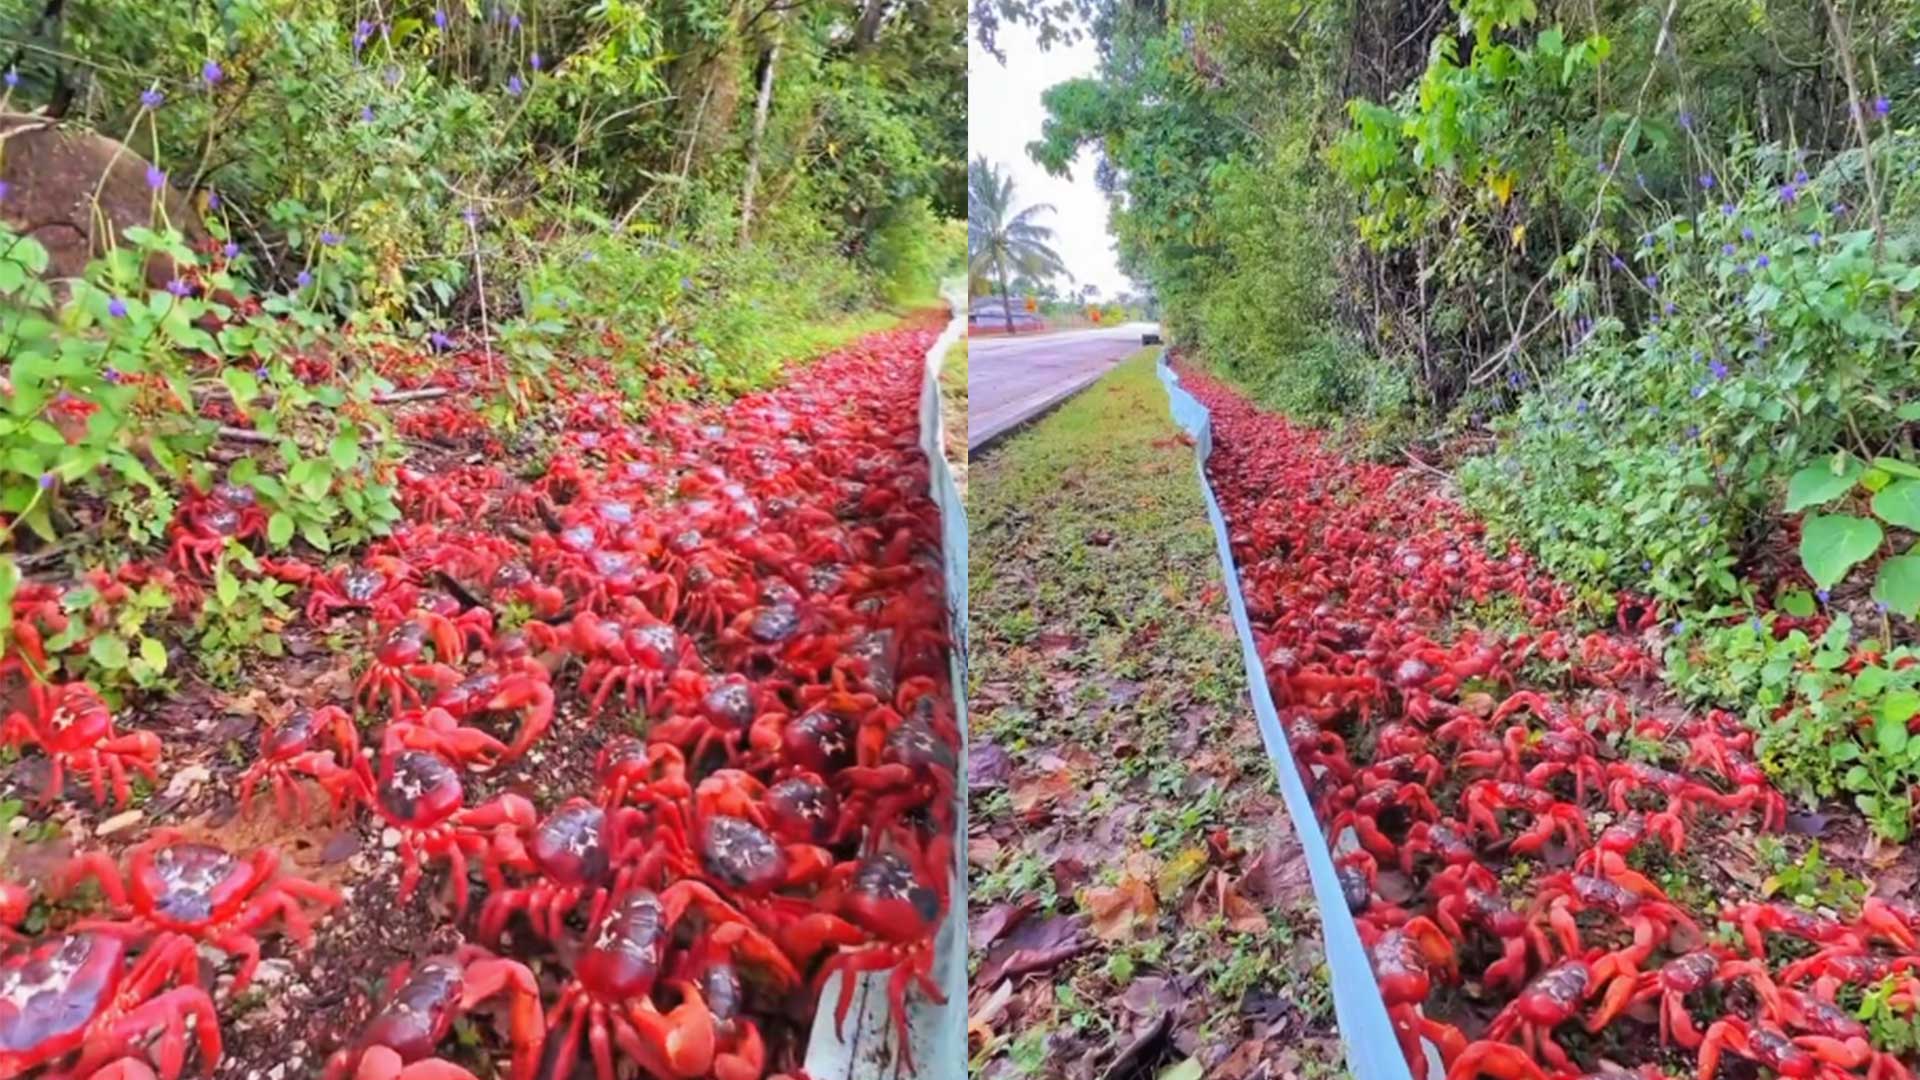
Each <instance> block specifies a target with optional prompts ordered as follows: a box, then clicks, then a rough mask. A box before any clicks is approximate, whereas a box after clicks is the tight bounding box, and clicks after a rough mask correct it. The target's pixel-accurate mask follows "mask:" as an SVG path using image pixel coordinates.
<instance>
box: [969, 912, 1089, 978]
mask: <svg viewBox="0 0 1920 1080" xmlns="http://www.w3.org/2000/svg"><path fill="white" fill-rule="evenodd" d="M1083 922H1084V920H1082V919H1081V918H1080V917H1078V916H1074V915H1055V916H1052V917H1050V918H1045V919H1028V920H1026V921H1024V922H1022V923H1021V924H1020V926H1019V927H1018V928H1016V929H1015V930H1014V932H1013V933H1012V934H1010V935H1008V936H1007V938H1006V939H1005V940H1003V941H1001V942H1000V943H999V944H998V945H996V946H994V947H993V949H992V950H991V951H989V952H988V953H987V959H986V963H984V964H982V965H981V967H980V974H979V981H980V982H983V983H988V984H992V983H996V982H999V981H1000V980H1001V979H1012V978H1018V977H1019V976H1021V975H1027V974H1031V973H1033V972H1038V971H1048V970H1051V969H1053V968H1055V967H1058V966H1059V965H1060V964H1062V963H1064V962H1066V961H1067V960H1071V959H1072V958H1074V957H1076V956H1078V955H1080V954H1081V953H1083V952H1086V951H1087V950H1088V949H1090V948H1092V947H1093V942H1092V940H1091V939H1089V938H1088V937H1087V936H1086V934H1085V932H1084V930H1085V927H1084V925H1083Z"/></svg>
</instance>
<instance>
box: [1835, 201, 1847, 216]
mask: <svg viewBox="0 0 1920 1080" xmlns="http://www.w3.org/2000/svg"><path fill="white" fill-rule="evenodd" d="M1847 210H1848V207H1847V204H1846V203H1843V202H1837V203H1834V204H1833V216H1834V217H1846V216H1847Z"/></svg>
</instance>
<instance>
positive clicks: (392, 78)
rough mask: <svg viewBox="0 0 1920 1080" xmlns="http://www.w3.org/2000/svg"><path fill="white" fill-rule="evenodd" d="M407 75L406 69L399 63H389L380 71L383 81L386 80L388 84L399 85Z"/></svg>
mask: <svg viewBox="0 0 1920 1080" xmlns="http://www.w3.org/2000/svg"><path fill="white" fill-rule="evenodd" d="M406 77H407V73H406V70H405V69H404V68H402V67H401V66H400V65H399V64H388V65H387V66H386V67H385V68H384V69H382V70H381V72H380V79H381V81H383V82H385V83H386V84H387V85H388V86H399V85H400V80H401V79H404V78H406Z"/></svg>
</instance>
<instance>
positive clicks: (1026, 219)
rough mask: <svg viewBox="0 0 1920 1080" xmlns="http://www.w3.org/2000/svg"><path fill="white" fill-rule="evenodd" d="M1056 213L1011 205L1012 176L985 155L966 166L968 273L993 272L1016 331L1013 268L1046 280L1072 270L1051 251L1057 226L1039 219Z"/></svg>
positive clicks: (1047, 207) (1044, 207) (1040, 206)
mask: <svg viewBox="0 0 1920 1080" xmlns="http://www.w3.org/2000/svg"><path fill="white" fill-rule="evenodd" d="M1051 213H1053V207H1052V206H1051V205H1049V204H1047V203H1035V204H1033V205H1032V206H1029V207H1027V208H1025V209H1023V210H1020V211H1018V212H1015V211H1014V209H1013V177H1012V176H1011V175H1009V174H1007V173H1006V172H1005V171H1003V170H1002V169H1001V168H1000V166H998V165H995V164H993V163H992V162H990V161H988V160H987V159H986V157H985V155H982V156H980V157H977V158H974V159H973V161H972V162H970V163H969V164H968V165H967V270H968V272H969V274H970V275H980V276H983V277H984V276H987V275H992V280H993V281H995V282H997V283H998V284H999V286H1000V310H1001V313H1002V314H1003V315H1004V316H1005V317H1006V320H1007V332H1008V333H1009V334H1011V333H1012V332H1013V306H1012V305H1013V301H1012V296H1013V293H1012V291H1011V289H1010V288H1009V287H1008V286H1009V281H1008V276H1007V270H1008V268H1009V267H1012V269H1013V270H1014V271H1015V272H1016V273H1018V274H1022V275H1025V276H1026V277H1029V278H1033V279H1035V280H1037V281H1044V280H1046V279H1047V278H1050V277H1053V276H1054V275H1056V274H1066V275H1067V277H1069V278H1071V277H1073V275H1072V274H1071V273H1068V271H1067V266H1066V263H1065V261H1063V260H1062V259H1061V258H1060V254H1059V253H1058V252H1056V251H1054V250H1053V247H1052V243H1053V230H1052V229H1050V228H1048V227H1047V226H1045V225H1040V224H1037V223H1036V222H1035V220H1034V219H1035V218H1037V217H1039V216H1040V215H1041V214H1051Z"/></svg>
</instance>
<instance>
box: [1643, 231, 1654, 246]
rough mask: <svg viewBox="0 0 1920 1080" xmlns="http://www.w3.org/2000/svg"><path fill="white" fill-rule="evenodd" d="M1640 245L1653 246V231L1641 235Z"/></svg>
mask: <svg viewBox="0 0 1920 1080" xmlns="http://www.w3.org/2000/svg"><path fill="white" fill-rule="evenodd" d="M1640 246H1641V247H1643V248H1650V247H1652V246H1653V234H1652V233H1647V234H1645V235H1643V236H1641V237H1640Z"/></svg>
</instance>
